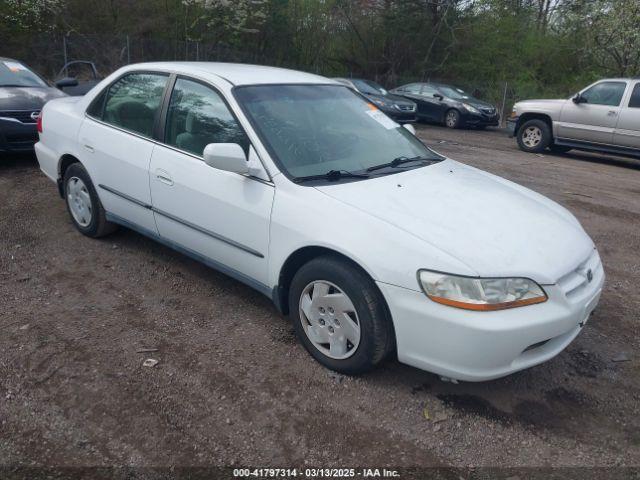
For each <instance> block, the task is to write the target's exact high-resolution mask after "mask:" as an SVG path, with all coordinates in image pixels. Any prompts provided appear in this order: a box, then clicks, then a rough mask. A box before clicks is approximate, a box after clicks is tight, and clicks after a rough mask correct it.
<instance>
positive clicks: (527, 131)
mask: <svg viewBox="0 0 640 480" xmlns="http://www.w3.org/2000/svg"><path fill="white" fill-rule="evenodd" d="M517 140H518V146H519V147H520V150H522V151H524V152H530V153H540V152H542V151H544V149H545V148H547V147H548V146H549V145H550V144H551V141H552V138H551V129H550V128H549V124H548V123H547V122H545V121H543V120H537V119H534V120H529V121H528V122H525V123H524V124H523V125H522V126H521V127H520V128H519V129H518V134H517Z"/></svg>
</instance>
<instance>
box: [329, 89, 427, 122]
mask: <svg viewBox="0 0 640 480" xmlns="http://www.w3.org/2000/svg"><path fill="white" fill-rule="evenodd" d="M334 80H337V81H338V82H340V83H344V84H345V85H347V86H348V87H351V88H353V89H354V90H355V91H356V92H359V93H360V94H362V95H363V96H365V97H366V98H367V99H368V100H370V101H371V103H373V104H375V105H376V106H377V107H378V108H379V109H380V110H382V111H383V112H384V113H386V114H387V115H388V116H389V117H391V118H393V119H394V120H395V121H396V122H399V123H412V122H415V121H416V120H417V118H416V104H415V102H413V101H411V100H407V99H406V98H402V97H401V96H398V95H392V94H390V93H389V92H387V91H386V90H385V89H384V88H383V87H382V86H380V85H378V84H377V83H376V82H372V81H371V80H363V79H361V78H334Z"/></svg>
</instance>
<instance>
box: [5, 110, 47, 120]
mask: <svg viewBox="0 0 640 480" xmlns="http://www.w3.org/2000/svg"><path fill="white" fill-rule="evenodd" d="M34 113H35V114H39V113H40V110H4V111H0V117H5V118H14V119H16V120H18V121H19V122H22V123H37V120H34V119H33V118H31V115H32V114H34Z"/></svg>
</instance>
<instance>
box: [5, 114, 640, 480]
mask: <svg viewBox="0 0 640 480" xmlns="http://www.w3.org/2000/svg"><path fill="white" fill-rule="evenodd" d="M418 130H419V135H420V136H421V137H422V138H423V139H425V140H426V141H427V142H428V143H429V144H430V145H432V146H433V147H434V148H435V149H436V150H438V151H440V152H441V153H443V154H446V155H448V156H450V157H452V158H454V159H457V160H460V161H462V162H464V163H468V164H471V165H474V166H477V167H479V168H482V169H485V170H488V171H490V172H492V173H496V174H498V175H501V176H503V177H506V178H508V179H511V180H514V181H516V182H518V183H521V184H523V185H525V186H527V187H529V188H532V189H533V190H536V191H538V192H540V193H542V194H544V195H547V196H549V197H551V198H552V199H554V200H556V201H558V202H559V203H561V204H563V205H564V206H566V207H568V208H569V209H570V210H571V211H572V212H573V213H574V214H575V215H576V216H577V217H578V218H579V220H580V221H581V222H582V224H583V225H584V227H585V229H586V230H587V232H588V233H589V234H590V235H591V237H592V238H593V239H594V241H595V243H596V244H597V246H598V248H599V250H600V254H601V256H602V259H603V262H604V265H605V270H606V273H607V276H608V277H607V282H606V287H605V291H604V293H603V296H602V299H601V303H600V307H599V308H598V309H597V311H596V312H595V314H594V315H593V316H592V317H591V319H590V321H589V323H588V325H587V327H586V328H585V330H584V332H583V333H582V334H581V335H580V336H579V337H578V338H577V339H576V340H575V341H574V342H573V343H572V344H571V345H570V346H569V347H568V348H567V349H566V351H564V352H563V353H561V354H560V355H559V356H558V357H556V358H555V359H553V360H551V361H549V362H547V363H545V364H543V365H540V366H538V367H535V368H532V369H529V370H527V371H524V372H520V373H517V374H514V375H511V376H509V377H507V378H503V379H499V380H495V381H492V382H487V383H481V384H474V383H461V384H458V385H454V384H450V383H443V382H441V381H440V380H439V378H438V377H437V376H435V375H432V374H429V373H427V372H422V371H419V370H416V369H413V368H410V367H407V366H404V365H401V364H399V363H398V362H397V361H389V362H387V363H386V364H385V365H383V366H382V368H380V369H378V370H377V371H375V372H373V373H371V374H368V375H366V376H363V377H359V378H349V377H344V376H340V375H336V374H333V373H331V372H329V371H327V370H325V369H324V368H322V367H321V366H320V365H318V364H317V363H316V362H314V361H313V360H312V359H311V357H309V356H308V355H307V353H306V352H305V351H304V350H303V348H302V347H301V346H300V345H299V344H298V343H297V342H296V340H295V338H294V334H293V329H292V327H291V325H290V323H289V322H288V320H287V319H285V318H283V317H282V316H280V315H279V314H278V313H277V312H276V310H275V308H274V307H273V306H272V305H271V304H270V302H269V300H268V299H266V298H265V297H263V296H262V295H260V294H259V293H256V292H254V291H253V290H251V289H250V288H248V287H246V286H244V285H242V284H240V283H238V282H236V281H234V280H232V279H230V278H228V277H226V276H224V275H222V274H219V273H217V272H215V271H213V270H210V269H208V268H206V267H205V266H203V265H200V264H198V263H196V262H194V261H192V260H190V259H188V258H187V257H184V256H182V255H180V254H178V253H175V252H173V251H171V250H169V249H168V248H165V247H163V246H161V245H159V244H157V243H154V242H153V241H151V240H148V239H146V238H144V237H142V236H140V235H138V234H136V233H133V232H131V231H127V230H124V229H122V230H120V231H119V232H117V233H116V234H114V235H112V236H110V237H108V238H105V239H102V240H91V239H88V238H85V237H83V236H81V235H80V234H79V233H77V232H76V230H75V229H74V228H73V226H72V225H71V222H70V220H69V218H68V216H67V213H66V210H65V206H64V203H63V202H62V200H61V199H60V198H59V197H58V196H57V193H56V190H55V186H54V185H53V184H52V183H51V182H50V181H49V180H48V179H46V178H45V177H44V175H42V174H41V173H40V171H39V170H38V168H37V163H36V162H35V161H34V160H33V159H32V158H5V159H2V160H1V161H0V305H1V307H2V308H1V310H0V327H1V329H2V335H0V419H1V425H0V465H4V466H7V465H27V466H88V465H91V466H96V465H100V466H109V465H134V466H163V467H168V466H181V467H184V466H195V465H200V466H207V465H232V464H233V465H241V466H246V465H257V466H264V465H273V466H297V467H305V466H316V467H320V466H322V467H327V466H336V467H340V466H342V467H344V466H354V465H359V466H370V465H371V466H384V465H389V466H394V467H401V466H457V467H468V466H473V467H481V466H494V467H495V466H510V467H515V466H621V465H627V466H636V467H637V466H640V375H639V374H640V354H638V346H639V343H640V342H639V339H640V335H639V333H638V332H639V329H638V324H639V322H640V316H639V313H638V312H639V311H640V309H639V307H640V292H638V291H637V290H636V288H637V285H638V279H639V278H640V275H639V274H640V260H639V257H640V255H639V252H640V200H639V198H640V161H633V160H627V159H622V158H617V157H603V156H598V155H591V154H582V153H569V154H566V155H563V156H555V155H532V154H525V153H522V152H520V151H519V150H518V149H517V147H516V145H515V141H514V140H513V139H509V138H507V137H506V134H505V133H504V132H501V131H495V130H494V131H491V130H488V131H450V130H446V129H443V128H440V127H435V126H420V127H418ZM145 348H153V349H157V351H155V352H147V353H138V351H139V350H141V349H145ZM147 358H154V359H156V360H158V361H159V363H158V364H157V365H156V366H155V367H151V368H149V367H144V366H143V365H142V363H143V361H144V360H145V359H147Z"/></svg>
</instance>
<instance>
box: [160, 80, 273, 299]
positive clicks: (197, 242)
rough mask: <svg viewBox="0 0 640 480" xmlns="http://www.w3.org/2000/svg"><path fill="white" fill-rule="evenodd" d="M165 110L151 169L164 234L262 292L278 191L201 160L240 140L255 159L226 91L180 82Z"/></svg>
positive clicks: (258, 180)
mask: <svg viewBox="0 0 640 480" xmlns="http://www.w3.org/2000/svg"><path fill="white" fill-rule="evenodd" d="M164 110H165V112H164V113H163V118H164V128H163V130H164V139H163V144H161V145H157V146H156V148H155V149H154V151H153V155H152V157H151V165H150V170H149V171H150V184H151V197H152V199H153V211H154V215H155V219H156V223H157V226H158V231H159V233H160V236H161V237H163V238H165V239H167V240H169V241H170V242H172V243H173V244H175V245H176V246H178V247H180V248H182V249H185V250H187V251H188V253H192V254H193V253H195V254H197V255H198V256H199V257H201V259H202V260H203V261H205V262H206V263H208V264H211V265H212V266H214V267H216V268H218V269H219V270H222V271H224V272H226V273H229V274H231V275H233V276H236V277H237V278H238V277H239V278H241V279H242V280H243V281H245V283H249V284H252V285H254V287H256V288H257V289H259V290H263V291H265V289H266V287H265V286H264V285H265V284H266V283H267V250H268V247H269V221H270V215H271V206H272V203H273V197H274V186H273V185H272V184H271V182H269V181H265V180H261V179H257V178H253V177H248V176H245V175H240V174H237V173H232V172H227V171H222V170H218V169H215V168H213V167H210V166H209V165H207V164H206V163H204V161H203V159H202V155H203V151H204V148H205V146H206V145H208V144H210V143H238V144H240V145H241V146H242V147H243V149H244V150H245V152H250V154H251V155H255V152H254V151H253V148H252V147H251V146H250V144H249V139H248V137H247V135H246V134H245V132H244V130H243V129H242V127H241V126H240V124H239V123H238V121H237V119H236V117H235V116H234V115H233V113H232V112H231V110H230V109H229V107H228V105H227V103H226V102H225V100H224V98H223V96H222V94H221V93H219V91H218V90H216V89H215V88H213V87H212V86H211V85H209V84H205V83H202V82H200V81H198V80H194V79H190V78H186V77H177V78H176V79H175V85H174V86H173V89H172V92H171V94H170V97H169V100H168V102H166V106H165V109H164ZM258 161H259V160H258Z"/></svg>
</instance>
